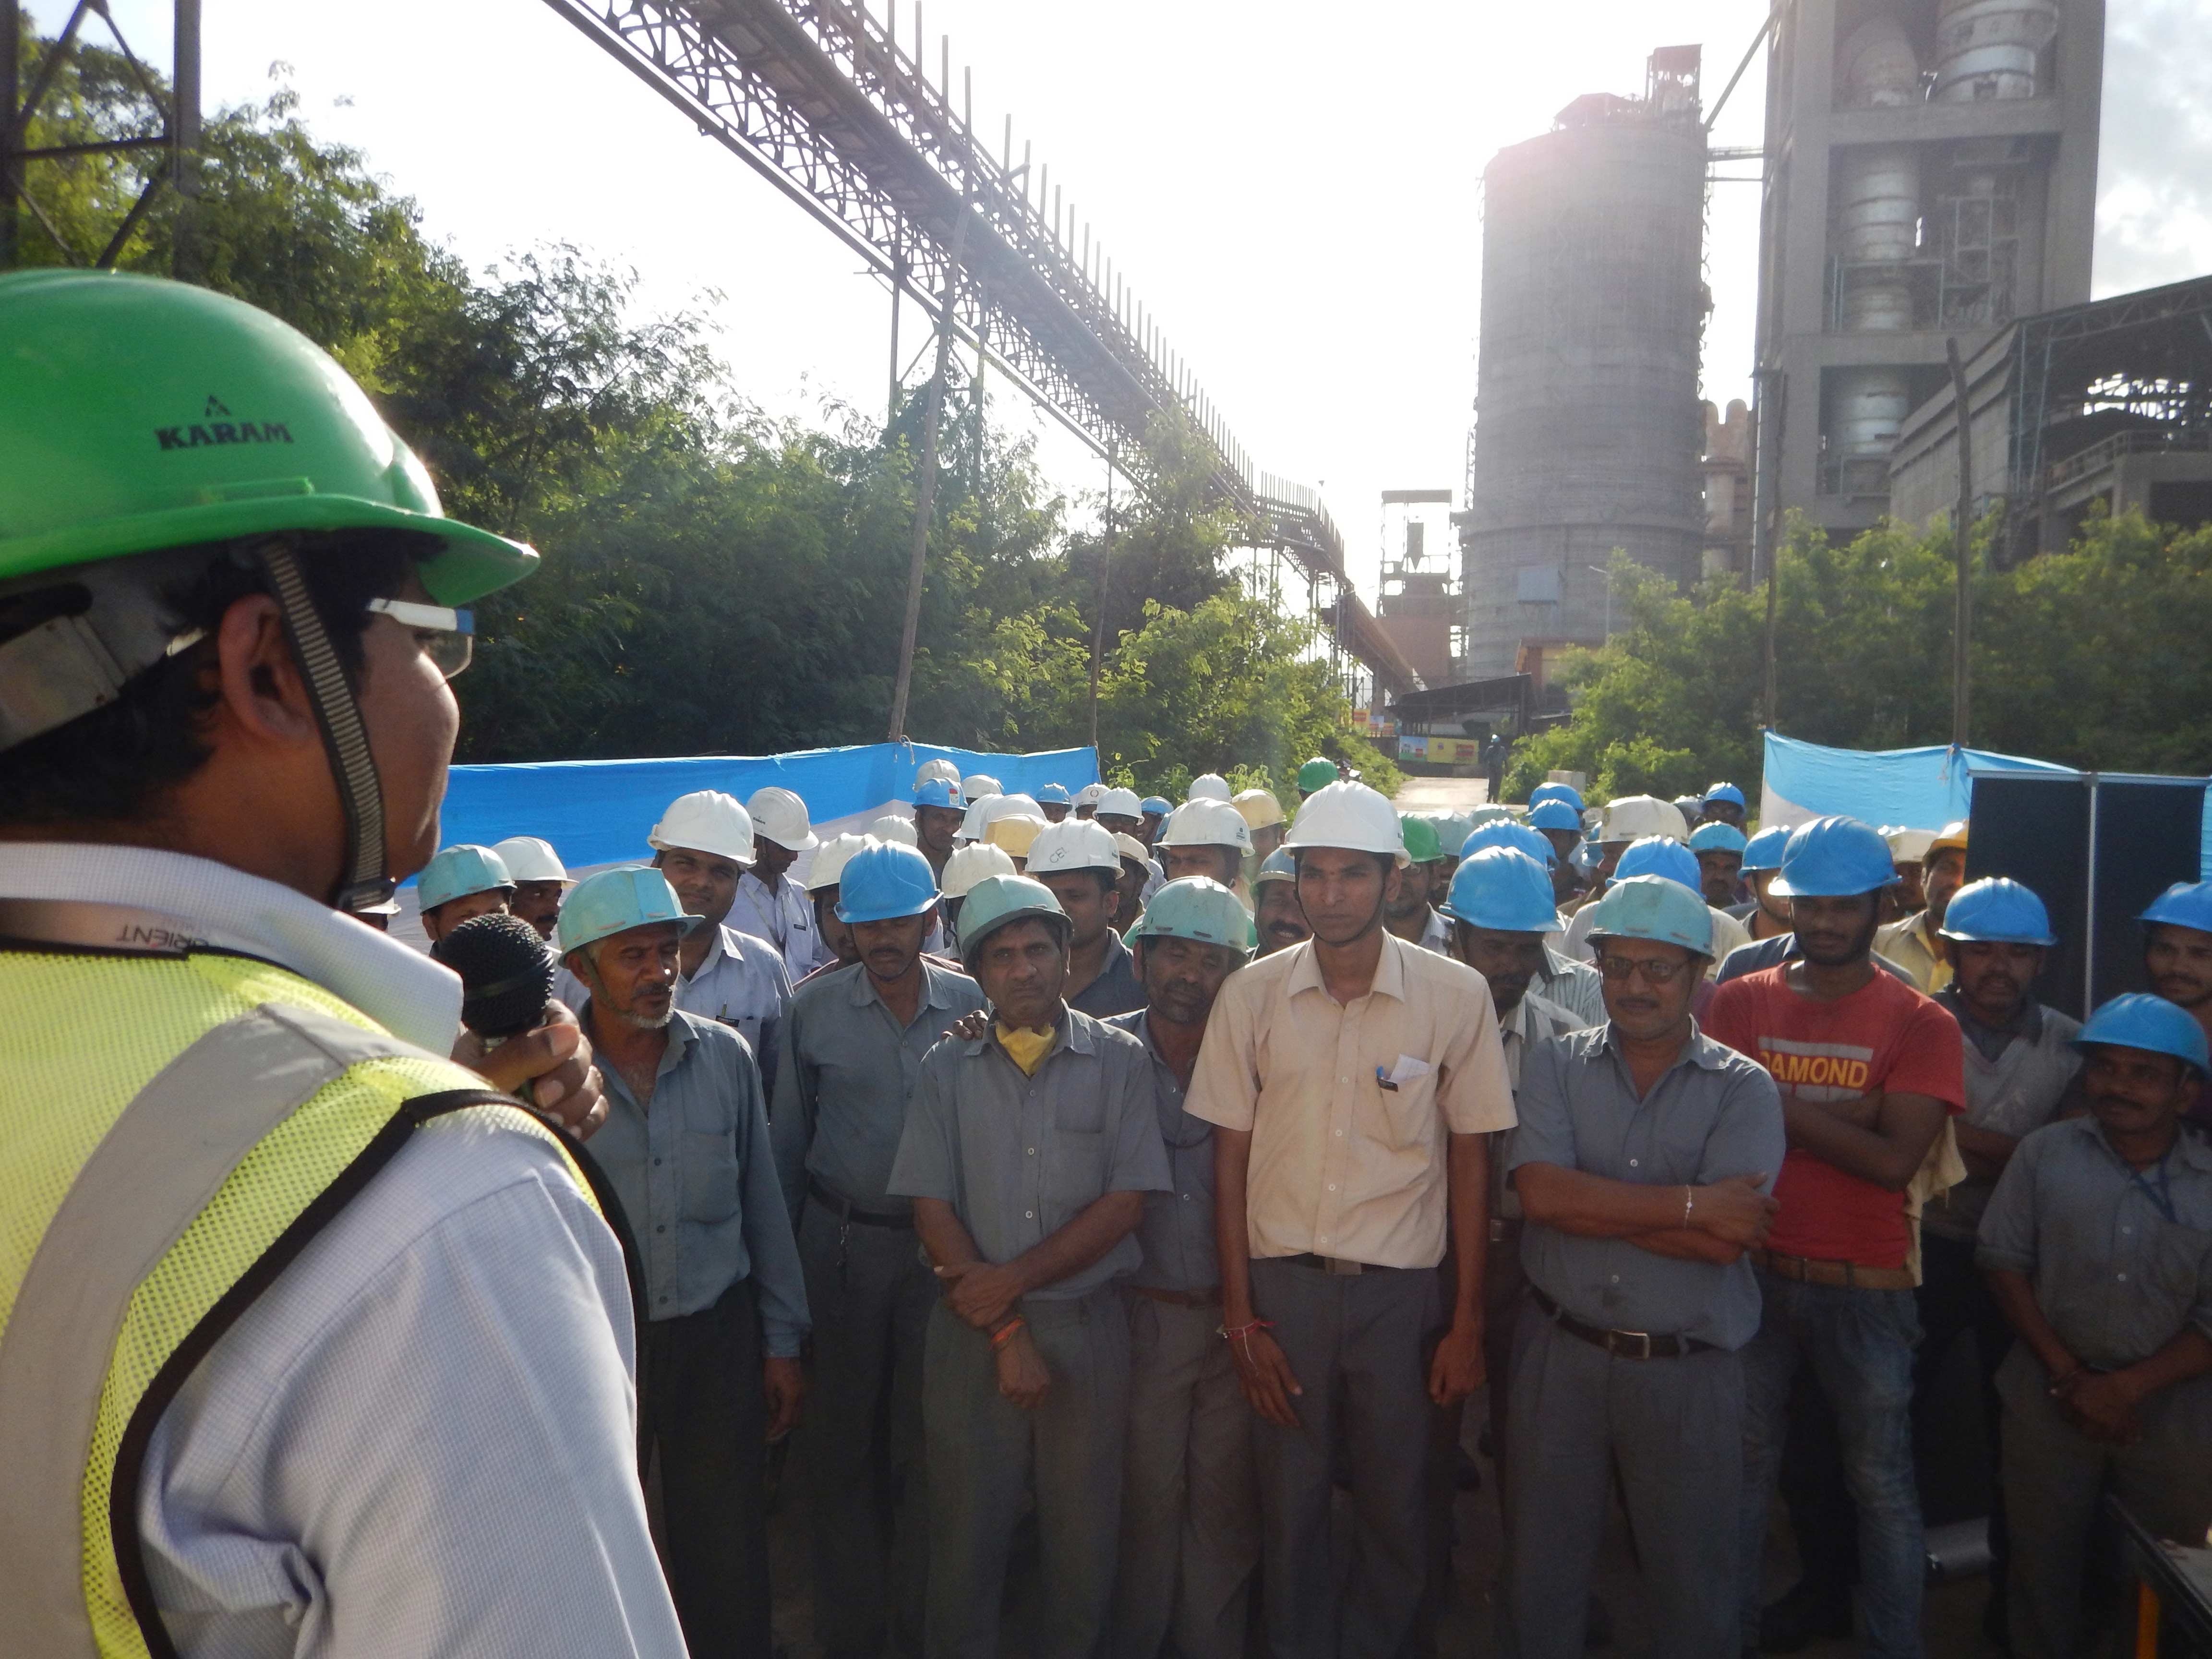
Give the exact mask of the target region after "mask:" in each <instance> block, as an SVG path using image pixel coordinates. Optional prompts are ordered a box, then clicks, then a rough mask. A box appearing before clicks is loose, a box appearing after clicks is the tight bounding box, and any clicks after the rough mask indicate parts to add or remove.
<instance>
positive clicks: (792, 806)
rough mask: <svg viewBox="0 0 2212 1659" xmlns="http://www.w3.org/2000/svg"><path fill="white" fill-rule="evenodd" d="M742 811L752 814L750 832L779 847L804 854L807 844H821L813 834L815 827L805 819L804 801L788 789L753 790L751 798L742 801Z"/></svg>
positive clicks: (816, 845) (811, 845)
mask: <svg viewBox="0 0 2212 1659" xmlns="http://www.w3.org/2000/svg"><path fill="white" fill-rule="evenodd" d="M745 811H748V812H750V813H751V814H752V815H753V833H754V834H756V835H758V836H765V837H766V838H767V839H769V841H772V842H775V844H776V845H777V846H779V847H788V848H790V849H791V850H792V851H793V852H794V853H804V852H805V850H806V849H807V848H810V847H819V846H820V845H821V844H822V842H821V840H820V838H819V837H817V836H816V835H815V833H814V826H813V825H812V824H811V823H808V822H807V821H806V803H805V801H803V800H801V799H799V797H798V796H796V795H794V794H793V793H791V791H790V790H788V789H778V788H776V787H775V786H774V785H770V786H769V787H768V788H766V789H756V790H754V791H753V798H752V799H750V800H749V801H747V802H746V803H745Z"/></svg>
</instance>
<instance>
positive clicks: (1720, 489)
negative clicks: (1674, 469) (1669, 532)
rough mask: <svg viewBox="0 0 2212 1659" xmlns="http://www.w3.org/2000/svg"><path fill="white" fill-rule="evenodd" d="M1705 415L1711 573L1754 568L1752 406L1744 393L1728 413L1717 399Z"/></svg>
mask: <svg viewBox="0 0 2212 1659" xmlns="http://www.w3.org/2000/svg"><path fill="white" fill-rule="evenodd" d="M1703 407H1704V410H1705V459H1704V460H1702V461H1701V462H1699V466H1698V470H1699V471H1700V472H1702V473H1703V474H1704V475H1705V574H1706V575H1708V576H1716V575H1718V574H1721V573H1722V572H1723V571H1748V570H1749V569H1750V568H1751V411H1750V410H1748V409H1747V408H1746V407H1745V406H1744V402H1743V399H1742V398H1730V399H1729V406H1728V413H1727V414H1725V415H1723V414H1722V413H1721V411H1720V410H1717V409H1716V408H1714V407H1713V406H1712V404H1705V405H1703Z"/></svg>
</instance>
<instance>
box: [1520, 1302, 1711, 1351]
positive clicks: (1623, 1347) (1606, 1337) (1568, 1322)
mask: <svg viewBox="0 0 2212 1659" xmlns="http://www.w3.org/2000/svg"><path fill="white" fill-rule="evenodd" d="M1528 1294H1529V1295H1531V1296H1533V1297H1535V1298H1536V1305H1537V1306H1538V1307H1540V1308H1541V1309H1542V1310H1544V1311H1545V1313H1546V1314H1547V1315H1548V1316H1550V1318H1551V1321H1552V1322H1553V1324H1554V1325H1557V1326H1558V1327H1559V1328H1560V1329H1561V1330H1563V1331H1565V1333H1566V1334H1568V1335H1569V1336H1578V1337H1580V1338H1582V1340H1583V1341H1585V1342H1587V1343H1589V1345H1590V1346H1593V1347H1597V1348H1603V1349H1604V1350H1605V1351H1606V1352H1607V1353H1609V1354H1611V1355H1613V1357H1614V1358H1616V1359H1680V1358H1681V1357H1682V1356H1683V1355H1684V1354H1690V1353H1703V1352H1705V1351H1706V1350H1707V1349H1709V1348H1717V1347H1718V1346H1720V1345H1719V1344H1718V1343H1717V1342H1700V1341H1699V1340H1698V1339H1697V1338H1695V1337H1694V1336H1654V1335H1652V1334H1651V1333H1650V1332H1649V1331H1608V1330H1607V1329H1605V1328H1602V1327H1601V1326H1597V1325H1585V1324H1583V1322H1582V1321H1581V1320H1579V1319H1577V1318H1576V1317H1575V1316H1573V1315H1572V1314H1571V1313H1569V1312H1568V1311H1567V1310H1565V1309H1564V1308H1562V1307H1561V1306H1560V1305H1559V1304H1558V1303H1556V1302H1554V1301H1553V1300H1552V1298H1551V1297H1548V1296H1546V1295H1545V1294H1544V1293H1543V1291H1540V1290H1538V1289H1537V1288H1536V1287H1535V1286H1534V1285H1530V1286H1529V1287H1528Z"/></svg>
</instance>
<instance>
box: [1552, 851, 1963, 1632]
mask: <svg viewBox="0 0 2212 1659" xmlns="http://www.w3.org/2000/svg"><path fill="white" fill-rule="evenodd" d="M1896 878H1897V872H1896V869H1895V867H1894V866H1893V864H1892V863H1891V861H1890V855H1889V848H1888V845H1887V842H1884V841H1883V840H1882V838H1881V836H1879V835H1878V834H1876V833H1875V830H1874V829H1872V828H1871V827H1870V826H1869V825H1867V824H1863V823H1859V822H1858V821H1857V819H1855V818H1844V817H1828V818H1816V819H1814V821H1813V822H1812V823H1806V824H1801V825H1800V826H1799V827H1798V828H1797V829H1795V830H1793V831H1792V832H1791V833H1790V840H1789V842H1788V844H1787V846H1786V847H1785V848H1784V851H1783V854H1782V872H1781V874H1780V875H1779V876H1778V878H1776V881H1775V890H1776V891H1777V892H1778V893H1779V894H1781V895H1782V896H1784V897H1786V898H1788V899H1789V900H1790V914H1791V916H1792V918H1793V921H1794V925H1795V928H1796V945H1797V954H1796V957H1793V958H1792V959H1790V960H1789V961H1786V962H1784V963H1781V964H1780V965H1778V966H1776V967H1772V968H1767V969H1761V970H1759V971H1758V972H1755V973H1750V974H1746V975H1742V976H1741V977H1739V978H1736V979H1733V980H1730V981H1728V982H1727V983H1726V984H1723V985H1722V986H1720V987H1718V988H1717V990H1716V991H1715V992H1714V994H1713V1000H1712V1003H1711V1006H1710V1008H1709V1009H1708V1011H1707V1013H1706V1016H1705V1029H1706V1030H1707V1031H1708V1032H1709V1033H1710V1034H1711V1036H1714V1037H1716V1038H1717V1039H1718V1040H1719V1041H1721V1042H1725V1043H1727V1044H1728V1045H1729V1047H1730V1048H1735V1050H1736V1051H1737V1052H1738V1053H1740V1054H1747V1055H1748V1056H1750V1057H1751V1058H1753V1059H1754V1060H1758V1061H1759V1063H1760V1064H1761V1065H1763V1066H1765V1067H1766V1069H1767V1070H1768V1071H1769V1072H1770V1073H1772V1074H1773V1076H1774V1079H1775V1081H1776V1082H1777V1083H1778V1085H1780V1086H1781V1090H1782V1111H1783V1121H1784V1127H1785V1129H1786V1130H1787V1132H1788V1135H1789V1142H1790V1151H1789V1155H1788V1157H1787V1158H1784V1162H1783V1165H1782V1170H1781V1172H1780V1177H1779V1179H1778V1181H1777V1182H1776V1183H1775V1189H1774V1190H1775V1196H1776V1198H1777V1199H1778V1200H1780V1201H1781V1205H1782V1209H1781V1213H1780V1214H1779V1215H1778V1217H1777V1218H1776V1219H1775V1223H1774V1226H1773V1230H1772V1231H1771V1234H1770V1235H1769V1237H1768V1241H1767V1244H1766V1247H1765V1248H1764V1249H1759V1250H1757V1251H1754V1252H1753V1256H1752V1259H1753V1262H1754V1264H1755V1265H1756V1267H1758V1270H1759V1295H1760V1297H1761V1301H1762V1304H1763V1305H1762V1309H1761V1313H1760V1319H1759V1334H1757V1335H1756V1336H1754V1337H1753V1339H1752V1340H1751V1341H1750V1343H1749V1344H1748V1345H1747V1346H1746V1347H1745V1348H1744V1350H1743V1369H1744V1385H1745V1386H1744V1392H1745V1413H1744V1422H1745V1427H1744V1482H1743V1510H1742V1518H1743V1529H1742V1535H1741V1568H1742V1578H1741V1589H1742V1595H1743V1602H1744V1607H1743V1615H1744V1623H1743V1629H1744V1630H1745V1632H1747V1633H1748V1632H1755V1631H1756V1630H1757V1629H1758V1628H1759V1625H1758V1620H1759V1579H1760V1565H1761V1559H1762V1554H1763V1552H1764V1549H1765V1539H1766V1522H1767V1504H1768V1497H1769V1494H1770V1492H1771V1491H1772V1489H1773V1486H1774V1481H1775V1476H1776V1473H1777V1470H1778V1467H1779V1464H1780V1461H1781V1456H1782V1448H1783V1440H1784V1427H1785V1422H1786V1419H1787V1415H1788V1413H1787V1409H1786V1407H1787V1402H1788V1400H1789V1396H1790V1383H1791V1380H1792V1378H1793V1377H1794V1376H1796V1372H1797V1371H1798V1370H1799V1368H1800V1367H1801V1366H1803V1367H1804V1368H1805V1369H1806V1370H1808V1373H1809V1374H1810V1375H1811V1376H1812V1377H1813V1379H1814V1382H1815V1383H1817V1384H1818V1385H1819V1388H1820V1392H1821V1394H1822V1395H1824V1396H1825V1397H1826V1400H1827V1401H1828V1403H1829V1405H1830V1406H1831V1407H1832V1409H1833V1410H1834V1412H1835V1415H1836V1421H1837V1429H1838V1435H1839V1437H1840V1439H1841V1442H1842V1450H1843V1459H1844V1480H1845V1484H1846V1486H1848V1488H1849V1490H1850V1495H1851V1497H1852V1498H1853V1499H1854V1500H1855V1501H1856V1503H1857V1507H1858V1534H1859V1562H1860V1577H1861V1586H1862V1589H1863V1591H1864V1601H1865V1614H1866V1634H1867V1646H1868V1650H1869V1652H1871V1653H1874V1654H1877V1655H1881V1656H1885V1659H1917V1656H1918V1654H1919V1653H1920V1651H1921V1645H1920V1613H1921V1604H1922V1600H1923V1592H1924V1585H1925V1578H1926V1564H1925V1560H1924V1555H1925V1549H1926V1544H1925V1539H1924V1535H1923V1531H1922V1527H1921V1519H1920V1502H1919V1497H1918V1494H1917V1491H1916V1490H1915V1487H1914V1483H1913V1469H1912V1435H1911V1403H1912V1351H1913V1347H1914V1345H1915V1344H1916V1343H1917V1342H1918V1340H1919V1339H1920V1321H1919V1316H1918V1313H1917V1309H1916V1307H1915V1304H1914V1301H1913V1296H1912V1291H1913V1288H1914V1275H1913V1273H1912V1270H1911V1267H1910V1266H1909V1265H1908V1259H1909V1257H1910V1255H1911V1244H1912V1238H1911V1222H1910V1218H1909V1216H1908V1213H1907V1210H1906V1202H1905V1188H1907V1187H1908V1186H1910V1185H1911V1182H1912V1180H1913V1177H1914V1176H1915V1175H1916V1173H1917V1171H1918V1170H1919V1169H1920V1167H1921V1164H1922V1162H1923V1160H1924V1159H1925V1158H1926V1157H1927V1155H1928V1152H1929V1148H1930V1147H1931V1146H1934V1145H1935V1144H1936V1137H1937V1136H1938V1135H1939V1134H1941V1133H1942V1129H1943V1126H1944V1123H1945V1121H1946V1119H1947V1118H1948V1116H1949V1115H1951V1114H1954V1113H1957V1112H1960V1111H1962V1110H1963V1109H1964V1108H1965V1103H1966V1091H1965V1085H1964V1082H1963V1079H1962V1077H1961V1060H1960V1033H1959V1027H1958V1024H1957V1023H1956V1022H1955V1021H1954V1020H1953V1019H1952V1018H1950V1017H1949V1016H1948V1014H1946V1013H1945V1012H1943V1010H1942V1008H1941V1007H1939V1006H1937V1005H1936V1003H1934V1002H1932V1001H1930V1000H1929V999H1928V998H1926V997H1924V996H1923V995H1921V994H1919V993H1918V992H1917V991H1915V990H1914V989H1913V988H1912V987H1911V986H1910V985H1909V984H1907V983H1905V981H1902V980H1900V979H1899V978H1897V977H1896V976H1895V975H1891V974H1887V973H1883V972H1882V971H1881V970H1880V969H1877V968H1876V967H1875V963H1874V961H1873V959H1872V952H1873V947H1874V937H1875V929H1876V928H1877V927H1879V925H1880V921H1881V897H1882V892H1883V890H1884V889H1886V888H1887V887H1888V886H1889V884H1891V883H1892V882H1893V881H1894V880H1895V879H1896ZM1754 948H1755V947H1754ZM1524 1196H1525V1194H1524Z"/></svg>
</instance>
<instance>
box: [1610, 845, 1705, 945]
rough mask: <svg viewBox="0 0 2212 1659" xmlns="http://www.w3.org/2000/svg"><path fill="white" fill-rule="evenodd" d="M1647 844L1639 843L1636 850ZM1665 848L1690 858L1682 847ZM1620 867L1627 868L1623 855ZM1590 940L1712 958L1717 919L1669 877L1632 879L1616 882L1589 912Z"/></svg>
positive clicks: (1693, 892) (1688, 889)
mask: <svg viewBox="0 0 2212 1659" xmlns="http://www.w3.org/2000/svg"><path fill="white" fill-rule="evenodd" d="M1652 839H1653V840H1655V841H1656V840H1657V839H1659V838H1658V837H1657V836H1654V837H1652ZM1643 844H1644V843H1643V842H1638V843H1637V846H1638V847H1640V846H1642V845H1643ZM1667 845H1668V846H1669V847H1672V848H1674V850H1675V851H1676V852H1678V853H1680V854H1682V856H1683V857H1685V858H1687V857H1689V849H1688V848H1685V847H1684V846H1683V845H1682V844H1681V843H1680V842H1667ZM1629 851H1630V852H1633V851H1635V848H1630V849H1629ZM1622 861H1623V862H1624V863H1625V862H1626V854H1623V855H1622ZM1589 936H1590V938H1592V939H1651V940H1653V941H1655V942H1656V943H1657V944H1660V945H1680V946H1681V947H1682V948H1683V949H1684V950H1685V951H1696V952H1697V953H1698V954H1699V956H1701V957H1709V956H1711V955H1712V953H1713V913H1712V912H1711V910H1708V909H1707V908H1705V900H1703V899H1701V898H1699V896H1698V893H1697V890H1696V889H1695V888H1694V887H1685V886H1683V885H1682V884H1681V883H1680V882H1678V881H1676V880H1674V878H1671V877H1668V876H1662V875H1658V874H1649V875H1641V876H1631V877H1629V878H1627V879H1626V880H1625V881H1623V880H1619V879H1616V880H1615V881H1614V882H1613V885H1612V886H1610V887H1608V888H1607V889H1606V890H1605V896H1604V897H1603V898H1601V899H1600V900H1599V901H1598V902H1596V903H1595V904H1594V905H1592V906H1591V907H1590V929H1589Z"/></svg>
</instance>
